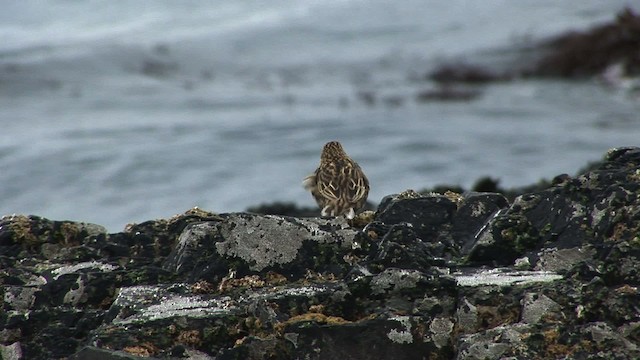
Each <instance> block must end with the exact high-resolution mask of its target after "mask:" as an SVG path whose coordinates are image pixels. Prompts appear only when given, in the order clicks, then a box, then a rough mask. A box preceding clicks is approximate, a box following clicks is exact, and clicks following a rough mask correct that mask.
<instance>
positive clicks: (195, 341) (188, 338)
mask: <svg viewBox="0 0 640 360" xmlns="http://www.w3.org/2000/svg"><path fill="white" fill-rule="evenodd" d="M177 342H179V343H181V344H184V345H188V346H199V345H200V344H202V337H201V336H200V331H198V330H186V331H181V332H180V334H179V335H178V338H177Z"/></svg>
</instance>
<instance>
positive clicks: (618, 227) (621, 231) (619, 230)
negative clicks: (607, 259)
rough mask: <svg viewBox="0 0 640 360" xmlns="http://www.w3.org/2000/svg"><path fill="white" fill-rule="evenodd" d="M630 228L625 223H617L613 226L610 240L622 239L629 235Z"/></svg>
mask: <svg viewBox="0 0 640 360" xmlns="http://www.w3.org/2000/svg"><path fill="white" fill-rule="evenodd" d="M628 234H629V228H628V227H627V224H625V223H617V224H615V225H614V226H613V231H612V232H611V236H610V237H609V238H608V239H607V240H609V241H611V240H613V241H618V240H620V239H625V238H627V237H628Z"/></svg>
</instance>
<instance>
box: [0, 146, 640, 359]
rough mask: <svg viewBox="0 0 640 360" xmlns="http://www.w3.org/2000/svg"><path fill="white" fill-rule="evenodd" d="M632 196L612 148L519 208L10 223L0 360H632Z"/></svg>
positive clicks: (495, 201) (459, 201)
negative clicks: (107, 225) (114, 223)
mask: <svg viewBox="0 0 640 360" xmlns="http://www.w3.org/2000/svg"><path fill="white" fill-rule="evenodd" d="M639 189H640V149H638V148H623V149H615V150H611V151H610V152H609V153H607V155H606V156H605V159H604V160H603V162H602V163H600V164H599V165H597V166H592V167H591V168H590V170H589V171H586V172H584V173H583V174H580V175H577V176H575V177H570V176H561V177H558V178H557V179H556V180H555V181H554V182H553V183H551V185H549V187H547V188H545V189H542V190H540V191H536V192H533V193H527V194H523V195H520V196H518V197H517V198H515V199H514V200H513V201H508V200H507V198H505V197H504V196H503V195H501V194H498V193H477V192H472V193H465V194H459V193H454V192H447V193H445V194H444V195H439V194H419V193H416V192H413V191H406V192H404V193H401V194H397V195H390V196H387V197H386V198H385V199H383V201H382V202H381V203H380V205H379V206H378V210H377V211H376V212H375V213H373V212H365V213H363V214H361V215H360V216H359V217H357V218H356V219H354V220H353V221H351V222H347V221H346V220H345V219H343V218H314V217H309V218H302V217H294V216H283V215H263V214H253V213H230V214H213V213H208V212H205V211H202V210H199V209H192V210H190V211H188V212H187V213H185V214H183V215H179V216H176V217H174V218H172V219H169V220H156V221H149V222H145V223H142V224H138V225H131V226H129V227H128V228H127V229H125V231H123V232H121V233H115V234H108V233H106V231H105V229H104V228H102V227H101V226H98V225H93V224H83V223H75V222H70V221H51V220H47V219H43V218H39V217H36V216H23V215H16V216H11V217H4V218H3V219H2V220H1V221H0V266H1V267H0V284H1V286H2V287H1V291H2V298H3V311H2V312H1V313H0V324H1V328H0V344H1V345H0V354H2V358H3V359H58V358H68V359H136V358H145V357H146V358H150V357H151V358H192V359H371V358H376V359H453V358H455V359H499V358H518V359H523V358H567V359H584V358H595V357H599V358H616V359H625V358H628V359H635V358H638V357H639V356H640V348H638V346H639V345H640V336H639V334H640V319H639V315H638V311H637V304H638V300H639V298H640V293H639V292H638V285H639V284H638V283H639V282H640V275H639V274H638V269H640V262H639V261H640V239H639V237H638V236H639V235H638V234H640V210H638V209H640V199H639V198H638V195H637V194H638V190H639Z"/></svg>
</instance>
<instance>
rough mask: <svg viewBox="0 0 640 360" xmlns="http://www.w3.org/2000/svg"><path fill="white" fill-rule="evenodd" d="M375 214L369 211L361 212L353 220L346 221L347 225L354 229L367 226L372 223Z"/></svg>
mask: <svg viewBox="0 0 640 360" xmlns="http://www.w3.org/2000/svg"><path fill="white" fill-rule="evenodd" d="M374 215H375V212H373V211H371V210H367V211H363V212H361V213H360V214H358V215H356V216H355V217H354V218H353V219H351V220H348V223H349V225H351V226H352V227H356V228H363V227H365V226H366V225H367V224H369V223H370V222H372V221H373V216H374Z"/></svg>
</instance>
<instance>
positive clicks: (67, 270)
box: [51, 261, 118, 280]
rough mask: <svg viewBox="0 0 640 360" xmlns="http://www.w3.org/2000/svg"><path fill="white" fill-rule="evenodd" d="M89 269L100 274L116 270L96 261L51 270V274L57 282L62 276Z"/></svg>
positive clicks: (114, 267)
mask: <svg viewBox="0 0 640 360" xmlns="http://www.w3.org/2000/svg"><path fill="white" fill-rule="evenodd" d="M89 268H94V269H96V270H99V271H102V272H109V271H113V270H115V269H117V268H118V267H117V266H115V265H111V264H105V263H101V262H98V261H85V262H81V263H77V264H75V265H68V266H62V267H59V268H57V269H54V270H52V271H51V273H52V274H53V275H54V277H53V279H54V280H57V279H58V278H59V277H60V276H62V275H66V274H73V273H75V272H77V271H78V270H83V269H89Z"/></svg>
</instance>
